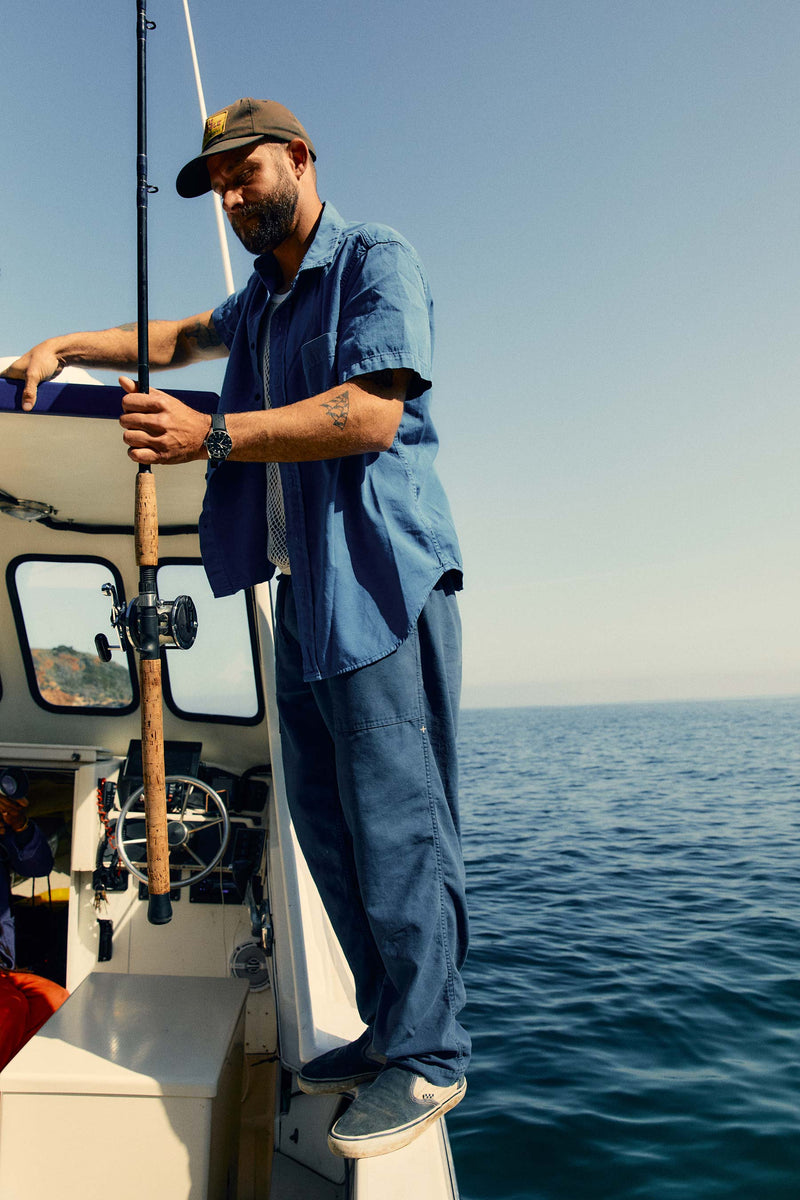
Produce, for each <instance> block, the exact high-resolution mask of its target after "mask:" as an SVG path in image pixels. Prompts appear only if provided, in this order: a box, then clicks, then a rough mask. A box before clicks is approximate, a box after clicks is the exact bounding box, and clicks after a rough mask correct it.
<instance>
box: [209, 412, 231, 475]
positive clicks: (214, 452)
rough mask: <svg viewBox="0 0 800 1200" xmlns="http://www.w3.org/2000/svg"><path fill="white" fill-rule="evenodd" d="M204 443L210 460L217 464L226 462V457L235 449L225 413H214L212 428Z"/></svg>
mask: <svg viewBox="0 0 800 1200" xmlns="http://www.w3.org/2000/svg"><path fill="white" fill-rule="evenodd" d="M203 445H204V446H205V448H206V450H207V451H208V457H209V460H210V461H211V462H212V463H213V464H214V465H215V466H217V465H218V464H219V463H223V462H225V459H226V458H227V457H228V455H229V454H230V452H231V450H232V449H233V442H232V440H231V435H230V434H229V433H228V430H227V428H226V426H225V414H224V413H214V415H213V416H212V418H211V428H210V429H209V431H208V433H207V434H206V438H205V441H204V442H203Z"/></svg>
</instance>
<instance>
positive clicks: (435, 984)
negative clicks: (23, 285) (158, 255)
mask: <svg viewBox="0 0 800 1200" xmlns="http://www.w3.org/2000/svg"><path fill="white" fill-rule="evenodd" d="M315 159H316V152H315V149H314V146H313V143H312V142H311V139H310V138H309V136H308V134H307V133H306V131H305V130H304V128H303V127H302V125H301V124H300V123H299V121H298V120H297V118H296V117H294V116H293V114H292V113H290V112H289V111H288V109H286V108H284V107H283V106H282V105H280V104H277V103H275V102H273V101H265V100H252V99H244V100H239V101H237V103H235V104H232V105H230V106H229V107H228V108H225V109H222V110H221V111H220V112H218V113H215V114H214V115H213V116H211V117H209V119H208V121H207V122H206V127H205V134H204V138H203V148H202V151H201V153H200V154H199V155H198V157H196V158H194V159H193V160H192V161H191V162H189V163H188V164H187V165H186V166H185V167H184V168H183V170H182V171H181V172H180V174H179V176H178V180H177V188H178V191H179V193H180V194H181V195H183V196H186V197H191V196H198V195H202V194H203V193H205V192H207V191H209V189H211V188H213V190H214V191H215V192H216V193H217V194H218V195H219V196H220V197H221V200H222V204H223V207H224V209H225V212H226V214H227V216H228V219H229V221H230V223H231V225H232V226H233V229H234V231H235V232H236V234H237V236H238V237H239V238H240V240H241V241H242V243H243V244H244V245H245V246H246V247H247V249H248V250H250V251H251V252H252V253H253V254H255V255H257V256H258V257H257V258H256V262H255V267H254V271H253V274H252V275H251V277H250V279H249V281H248V283H247V284H246V286H245V287H244V288H243V289H242V291H241V292H239V293H237V294H236V295H235V296H232V297H229V298H228V299H227V300H226V301H225V302H224V303H223V304H221V305H220V306H219V307H218V308H216V309H214V310H213V311H208V312H204V313H200V314H198V315H197V316H194V317H190V318H187V319H185V320H182V321H157V322H153V323H151V327H150V355H151V365H152V366H153V368H158V367H175V366H180V365H182V364H183V363H185V362H188V361H190V360H196V359H201V358H208V357H214V356H217V355H224V354H229V356H230V357H229V362H228V367H227V370H226V375H225V382H224V385H223V389H222V398H221V403H220V413H219V414H218V415H217V416H215V417H214V418H213V420H212V423H211V426H212V427H211V428H210V429H209V418H208V417H206V416H204V415H203V414H201V413H197V412H194V411H193V410H192V409H189V408H186V406H185V405H183V404H181V403H180V402H179V401H178V400H176V399H175V398H174V397H171V396H169V395H167V394H165V393H164V392H160V391H155V390H154V391H151V392H150V393H149V395H141V394H139V393H138V392H137V391H136V385H135V384H134V383H133V381H132V380H131V379H128V378H126V377H122V379H121V383H122V386H123V388H124V389H125V391H126V393H127V395H126V397H125V399H124V402H123V408H124V414H123V416H122V418H121V424H122V426H123V428H124V431H125V432H124V440H125V442H126V443H127V445H128V447H129V450H128V453H129V455H130V457H131V458H132V459H134V461H136V462H138V463H147V464H149V463H182V462H187V461H190V460H192V459H196V458H205V457H208V458H209V459H210V464H209V471H208V477H207V493H206V499H205V504H204V508H203V514H202V517H201V521H200V536H201V546H202V554H203V562H204V564H205V568H206V571H207V573H208V576H209V579H210V581H211V584H212V587H213V589H214V591H215V593H216V594H217V595H228V594H231V593H232V592H235V591H237V590H238V589H240V588H244V587H248V586H250V585H252V584H255V583H258V582H260V581H262V580H264V579H267V578H269V577H270V576H271V575H272V574H273V572H274V571H275V569H276V568H277V569H278V570H279V571H280V580H279V584H278V593H277V604H276V607H277V613H276V670H277V687H278V705H279V712H280V718H281V734H282V744H283V756H284V767H285V775H286V783H287V791H288V796H289V804H290V809H291V813H292V817H293V820H294V823H295V827H296V829H297V833H298V837H299V839H300V843H301V845H302V848H303V851H304V854H305V856H306V859H307V861H308V864H309V867H310V870H311V872H312V875H313V877H314V879H315V882H316V884H317V887H318V889H319V891H320V894H321V896H322V899H323V902H324V903H325V906H326V908H327V910H328V913H329V915H330V918H331V921H332V924H333V926H334V929H335V930H336V933H337V935H338V937H339V940H340V942H341V944H342V947H343V949H344V952H345V955H346V956H347V959H348V962H349V963H350V966H351V968H352V971H353V975H354V978H355V983H356V993H357V1002H358V1007H359V1012H360V1014H361V1017H362V1018H363V1020H364V1023H365V1025H366V1026H367V1029H366V1032H365V1034H364V1035H363V1036H362V1038H360V1039H359V1040H358V1041H357V1042H355V1043H353V1044H351V1045H348V1046H345V1047H340V1048H339V1049H337V1050H334V1051H332V1052H330V1053H329V1054H327V1055H323V1056H322V1057H321V1058H320V1059H316V1060H314V1062H312V1063H308V1064H306V1065H305V1067H304V1068H303V1069H302V1071H301V1072H300V1076H299V1082H300V1086H301V1087H302V1088H303V1090H305V1091H307V1092H312V1093H318V1092H337V1091H348V1090H352V1089H354V1088H356V1087H359V1088H360V1090H359V1094H358V1095H357V1097H356V1099H355V1101H354V1102H353V1104H352V1105H351V1107H350V1108H349V1109H348V1111H347V1112H346V1113H345V1114H344V1115H343V1116H342V1117H341V1118H340V1119H339V1121H338V1122H337V1123H336V1124H335V1125H334V1128H333V1129H332V1131H331V1134H330V1138H329V1144H330V1146H331V1149H332V1150H333V1151H334V1153H337V1154H341V1155H344V1156H355V1157H361V1156H367V1155H372V1154H381V1153H385V1152H387V1151H389V1150H393V1149H396V1148H398V1147H399V1146H402V1145H405V1144H406V1143H407V1142H409V1141H410V1140H411V1139H412V1138H414V1137H416V1136H417V1135H418V1134H419V1133H420V1132H422V1130H423V1129H425V1128H427V1126H428V1125H430V1124H431V1123H432V1122H433V1121H434V1120H436V1119H438V1117H440V1116H441V1115H442V1114H443V1113H444V1112H446V1111H448V1110H449V1109H450V1108H452V1107H453V1106H454V1105H455V1104H456V1103H458V1101H459V1100H460V1099H461V1097H462V1096H463V1094H464V1091H465V1087H466V1083H465V1080H464V1072H465V1069H466V1066H467V1062H468V1058H469V1038H468V1036H467V1034H466V1032H465V1031H464V1029H463V1028H462V1027H461V1025H460V1024H459V1022H458V1020H457V1015H458V1012H459V1011H460V1009H461V1008H462V1006H463V1002H464V992H463V984H462V982H461V977H460V974H459V972H460V969H461V967H462V964H463V961H464V956H465V953H466V945H467V917H466V907H465V901H464V878H463V863H462V858H461V850H460V843H459V826H458V813H457V803H456V759H455V737H456V721H457V712H458V696H459V689H460V626H459V619H458V611H457V606H456V596H455V593H456V591H457V590H459V589H460V587H461V560H460V555H459V550H458V543H457V540H456V535H455V531H454V529H453V525H452V519H451V517H450V512H449V508H448V505H447V501H446V498H445V496H444V493H443V491H442V488H441V485H440V483H439V481H438V479H437V477H436V474H435V472H434V470H433V465H432V464H433V458H434V456H435V453H436V446H437V441H436V435H435V432H434V429H433V426H432V423H431V418H430V411H429V409H430V396H431V384H430V378H431V353H432V305H431V300H430V295H429V291H428V286H427V282H426V280H425V276H424V274H423V271H422V267H421V265H420V263H419V261H418V259H417V256H416V254H415V253H414V251H413V249H412V248H411V247H410V246H409V244H408V243H407V242H406V241H405V240H404V239H403V238H401V237H400V236H399V234H397V233H395V232H394V231H393V230H390V229H387V228H386V227H384V226H380V225H371V224H370V225H348V224H346V223H345V222H344V221H343V220H342V218H341V217H340V216H339V214H338V213H337V212H336V210H335V209H334V208H333V207H332V206H331V205H330V204H324V205H323V203H322V201H321V200H320V198H319V195H318V192H317V184H316V168H315ZM136 359H137V354H136V330H135V327H124V328H120V329H112V330H105V331H102V332H100V333H91V334H71V335H67V336H65V337H61V338H52V339H49V340H48V341H46V342H43V343H42V344H41V345H39V346H37V347H34V349H33V350H32V351H30V353H29V354H27V355H25V356H24V357H23V358H21V359H19V360H18V361H17V362H16V363H15V364H13V365H12V367H11V368H9V370H8V374H9V375H10V376H11V377H14V378H25V380H26V384H25V388H24V395H23V407H24V408H30V407H32V404H33V403H34V402H35V391H36V385H37V383H38V382H40V381H42V380H44V379H47V378H51V377H52V376H53V375H55V374H57V372H58V371H59V370H60V369H61V367H62V366H63V365H64V364H65V363H67V362H69V363H74V364H79V365H81V366H114V367H128V366H130V365H131V364H135V362H136ZM264 464H266V468H265V466H264ZM364 1084H369V1085H370V1086H369V1087H364V1088H363V1089H361V1086H360V1085H364Z"/></svg>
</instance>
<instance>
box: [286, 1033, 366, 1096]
mask: <svg viewBox="0 0 800 1200" xmlns="http://www.w3.org/2000/svg"><path fill="white" fill-rule="evenodd" d="M385 1062H386V1059H385V1058H384V1057H383V1055H380V1054H377V1053H376V1052H375V1051H374V1050H373V1049H372V1031H371V1030H369V1029H365V1030H364V1032H363V1033H362V1035H361V1037H360V1038H359V1039H358V1040H357V1041H355V1042H348V1043H347V1045H345V1046H336V1047H335V1049H333V1050H328V1052H327V1053H326V1054H320V1055H319V1057H318V1058H312V1060H311V1062H307V1063H306V1065H305V1066H304V1067H301V1068H300V1070H299V1072H298V1074H297V1083H298V1086H299V1088H300V1091H301V1092H306V1093H307V1095H309V1096H326V1095H329V1094H331V1093H335V1092H349V1091H352V1089H353V1088H357V1087H359V1086H360V1085H361V1084H362V1083H372V1081H373V1080H374V1079H376V1078H377V1076H378V1073H379V1071H381V1069H382V1068H383V1065H384V1063H385Z"/></svg>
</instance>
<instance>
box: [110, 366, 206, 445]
mask: <svg viewBox="0 0 800 1200" xmlns="http://www.w3.org/2000/svg"><path fill="white" fill-rule="evenodd" d="M119 382H120V386H121V387H122V388H123V389H124V390H125V392H127V395H126V396H124V397H123V400H122V408H123V415H122V416H121V417H120V419H119V423H120V425H121V426H122V428H123V429H124V430H125V434H124V436H123V439H122V440H123V441H124V442H125V445H126V446H128V447H129V449H128V457H129V458H132V459H133V461H134V462H137V463H143V464H145V465H147V466H149V465H151V464H154V463H159V464H166V463H186V462H193V461H194V459H196V458H208V452H207V450H206V448H205V446H204V445H203V442H204V441H205V438H206V434H207V433H208V431H209V429H210V428H211V418H210V417H209V416H207V415H206V414H205V413H199V412H196V411H195V409H193V408H189V406H188V405H186V404H184V403H183V402H182V401H180V400H177V399H176V398H175V396H169V395H168V394H167V393H166V392H160V391H158V389H157V388H152V389H151V390H150V391H149V392H148V393H147V395H145V394H144V393H142V392H137V390H136V384H135V383H134V381H133V380H132V379H128V377H127V376H126V375H121V376H120V380H119Z"/></svg>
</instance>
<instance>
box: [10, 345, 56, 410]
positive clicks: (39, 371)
mask: <svg viewBox="0 0 800 1200" xmlns="http://www.w3.org/2000/svg"><path fill="white" fill-rule="evenodd" d="M63 370H64V363H63V362H61V360H60V359H59V358H58V356H57V355H56V354H55V353H54V352H53V351H52V350H51V349H50V348H49V346H48V343H47V342H40V343H39V345H38V346H34V347H33V349H32V350H29V351H28V353H27V354H23V356H22V358H18V359H17V360H16V362H13V363H11V365H10V366H9V367H6V369H5V370H4V371H0V376H2V377H3V378H4V379H24V380H25V386H24V388H23V389H22V407H23V410H24V411H25V412H30V410H31V409H32V408H33V406H34V404H35V403H36V391H37V388H38V387H39V384H40V383H46V382H47V380H48V379H55V377H56V375H60V374H61V372H62V371H63Z"/></svg>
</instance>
